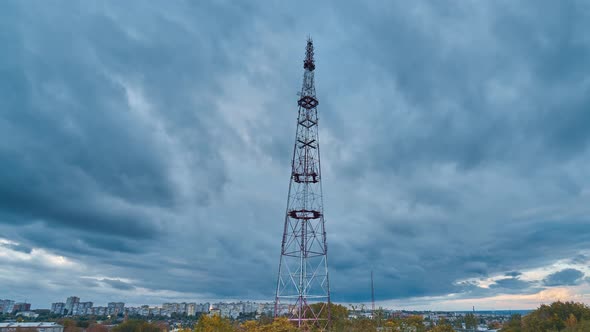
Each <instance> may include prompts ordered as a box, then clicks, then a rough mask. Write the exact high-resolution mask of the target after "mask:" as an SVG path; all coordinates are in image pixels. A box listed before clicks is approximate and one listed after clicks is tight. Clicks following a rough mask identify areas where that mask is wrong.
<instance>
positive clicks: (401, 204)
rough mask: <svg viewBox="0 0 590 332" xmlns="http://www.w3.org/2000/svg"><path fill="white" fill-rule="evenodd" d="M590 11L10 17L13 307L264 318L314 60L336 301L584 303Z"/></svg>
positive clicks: (228, 5) (2, 21)
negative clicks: (228, 310)
mask: <svg viewBox="0 0 590 332" xmlns="http://www.w3.org/2000/svg"><path fill="white" fill-rule="evenodd" d="M588 31H590V4H589V3H588V2H586V1H536V0H535V1H511V0H506V1H487V2H485V1H430V2H420V1H411V2H410V1H382V2H380V1H368V2H367V3H366V4H364V2H356V4H354V3H347V2H344V1H337V2H333V3H332V4H331V5H328V4H327V3H321V4H319V3H316V2H315V1H310V2H307V3H306V2H301V1H292V2H285V1H274V2H273V1H268V2H265V1H258V2H242V1H237V2H236V1H210V2H208V3H207V2H205V1H155V2H153V1H152V2H146V1H99V2H96V1H82V2H80V1H10V0H9V1H1V2H0V298H9V299H14V300H16V301H24V300H27V301H29V302H31V303H32V304H33V307H34V308H48V307H49V306H50V303H51V302H57V301H65V298H66V297H67V296H70V295H77V296H79V297H81V299H82V301H93V302H94V303H95V305H104V304H106V302H108V301H115V300H117V301H124V302H126V303H128V304H160V303H162V302H167V301H187V300H188V301H196V302H202V301H214V300H231V299H250V300H272V298H273V296H274V290H275V286H276V275H277V272H278V262H279V253H280V244H281V236H282V231H283V222H284V212H285V204H286V198H287V190H288V182H289V174H290V158H291V153H292V148H293V146H292V145H293V144H294V135H295V125H296V116H297V95H296V93H297V91H298V90H299V89H300V87H301V82H302V76H303V68H302V67H303V66H302V65H303V57H304V54H305V41H306V38H307V36H308V35H311V36H312V37H313V40H314V44H315V47H316V64H317V69H316V76H315V77H316V89H317V93H318V99H319V101H320V105H319V108H318V110H319V112H320V118H321V120H320V137H321V144H322V167H323V169H322V171H323V172H322V173H323V188H324V202H325V215H326V228H327V232H328V238H327V241H328V248H329V268H330V273H331V290H332V296H333V300H334V301H336V302H339V303H343V304H348V303H354V302H368V301H369V300H370V271H371V270H373V271H374V275H375V296H376V299H377V300H378V302H379V303H378V305H383V306H386V307H391V308H395V309H401V308H406V309H409V308H429V309H449V310H454V309H471V307H472V306H475V307H476V309H517V308H535V307H536V306H538V305H539V304H540V303H548V302H551V301H553V300H557V299H561V300H570V299H571V300H576V301H584V302H586V303H589V302H590V268H589V265H590V204H589V202H590V145H589V143H590V109H589V106H590V34H588Z"/></svg>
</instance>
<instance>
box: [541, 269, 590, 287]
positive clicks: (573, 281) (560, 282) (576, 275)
mask: <svg viewBox="0 0 590 332" xmlns="http://www.w3.org/2000/svg"><path fill="white" fill-rule="evenodd" d="M583 277H584V273H583V272H582V271H580V270H576V269H564V270H561V271H558V272H555V273H552V274H550V275H548V276H547V277H546V278H545V279H543V283H544V284H545V285H546V286H571V285H578V284H579V283H581V282H582V278H583Z"/></svg>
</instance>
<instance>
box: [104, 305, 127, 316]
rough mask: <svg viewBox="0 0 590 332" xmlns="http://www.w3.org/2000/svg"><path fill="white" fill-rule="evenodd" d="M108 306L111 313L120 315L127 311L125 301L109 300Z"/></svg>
mask: <svg viewBox="0 0 590 332" xmlns="http://www.w3.org/2000/svg"><path fill="white" fill-rule="evenodd" d="M107 307H108V308H109V309H108V310H109V315H118V314H122V313H123V312H125V303H123V302H109V303H108V305H107Z"/></svg>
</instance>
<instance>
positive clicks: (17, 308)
mask: <svg viewBox="0 0 590 332" xmlns="http://www.w3.org/2000/svg"><path fill="white" fill-rule="evenodd" d="M29 310H31V304H30V303H26V302H19V303H15V304H14V306H13V307H12V313H13V314H15V313H17V312H22V311H29Z"/></svg>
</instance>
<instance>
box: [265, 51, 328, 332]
mask: <svg viewBox="0 0 590 332" xmlns="http://www.w3.org/2000/svg"><path fill="white" fill-rule="evenodd" d="M303 68H304V69H305V72H304V74H303V87H302V88H301V93H300V94H299V97H300V98H299V100H298V101H297V104H298V105H299V115H298V117H297V134H296V137H295V147H294V148H293V159H292V162H291V167H292V168H291V169H292V170H291V180H290V182H289V195H288V197H287V211H286V214H285V228H284V232H283V241H282V244H281V259H280V263H279V276H278V281H277V292H276V297H275V317H279V316H286V317H288V318H289V319H290V320H291V321H292V322H294V323H295V325H296V326H297V327H299V328H300V329H301V330H304V331H307V330H310V329H311V328H314V327H315V328H319V329H321V330H326V329H328V327H329V325H330V286H329V282H328V248H327V246H326V230H325V227H324V209H323V200H322V182H321V179H322V176H321V170H320V145H319V137H318V111H317V108H316V107H317V105H318V100H317V98H316V96H315V85H314V80H313V75H314V69H315V63H314V59H313V42H312V40H311V39H308V40H307V47H306V52H305V60H304V61H303Z"/></svg>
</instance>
